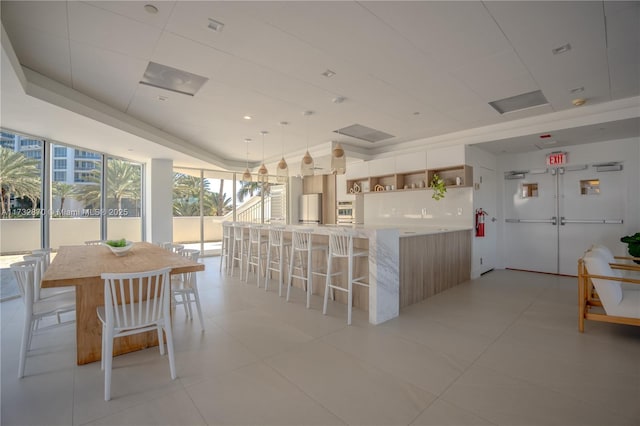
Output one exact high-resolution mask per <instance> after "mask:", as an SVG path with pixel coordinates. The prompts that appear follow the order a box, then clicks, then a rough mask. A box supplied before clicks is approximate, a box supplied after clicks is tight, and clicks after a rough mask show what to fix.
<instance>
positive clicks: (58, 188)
mask: <svg viewBox="0 0 640 426" xmlns="http://www.w3.org/2000/svg"><path fill="white" fill-rule="evenodd" d="M52 189H53V196H54V197H60V212H62V213H61V214H62V215H63V216H64V202H65V200H66V199H67V198H73V196H74V194H75V188H74V186H73V185H69V184H68V183H64V182H54V183H53V187H52Z"/></svg>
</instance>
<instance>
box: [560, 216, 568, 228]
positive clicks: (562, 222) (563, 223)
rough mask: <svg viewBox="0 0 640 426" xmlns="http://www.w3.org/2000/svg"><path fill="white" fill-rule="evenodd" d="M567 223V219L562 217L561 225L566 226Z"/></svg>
mask: <svg viewBox="0 0 640 426" xmlns="http://www.w3.org/2000/svg"><path fill="white" fill-rule="evenodd" d="M565 223H567V221H566V220H565V217H564V216H562V217H561V218H560V225H562V226H564V225H565Z"/></svg>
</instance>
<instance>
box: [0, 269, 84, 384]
mask: <svg viewBox="0 0 640 426" xmlns="http://www.w3.org/2000/svg"><path fill="white" fill-rule="evenodd" d="M9 268H10V269H11V271H12V272H13V273H14V275H15V277H16V281H17V283H18V289H19V290H20V295H21V296H22V301H23V302H24V322H23V329H22V342H21V344H20V360H19V363H18V378H22V377H24V368H25V364H26V362H27V352H28V351H29V349H30V348H31V340H32V338H33V333H34V331H35V328H36V327H35V326H36V324H37V323H38V322H39V321H40V320H41V319H44V318H47V317H57V318H58V319H59V314H61V313H65V312H71V311H73V310H75V300H76V299H75V295H74V294H73V293H65V294H61V295H59V296H56V297H50V298H47V299H45V300H38V301H36V300H34V293H35V287H34V280H35V275H36V271H37V270H38V268H39V266H38V264H37V262H36V261H33V260H27V261H24V262H17V263H12V264H11V265H10V266H9ZM71 322H73V321H71ZM68 323H70V322H69V321H68V322H64V323H60V322H59V320H58V321H57V322H56V324H53V325H50V326H47V327H40V328H38V330H37V331H38V332H40V331H44V330H48V329H51V328H54V327H58V326H60V325H66V324H68Z"/></svg>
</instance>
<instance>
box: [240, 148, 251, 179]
mask: <svg viewBox="0 0 640 426" xmlns="http://www.w3.org/2000/svg"><path fill="white" fill-rule="evenodd" d="M244 141H245V142H246V144H247V168H246V169H244V173H243V174H242V180H243V181H245V182H251V172H250V171H249V142H251V139H245V140H244Z"/></svg>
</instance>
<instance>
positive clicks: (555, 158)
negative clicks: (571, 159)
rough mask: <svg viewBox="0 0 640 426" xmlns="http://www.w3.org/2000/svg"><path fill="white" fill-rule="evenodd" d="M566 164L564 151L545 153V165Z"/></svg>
mask: <svg viewBox="0 0 640 426" xmlns="http://www.w3.org/2000/svg"><path fill="white" fill-rule="evenodd" d="M564 164H567V153H566V152H552V153H551V154H549V155H547V166H562V165H564Z"/></svg>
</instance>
